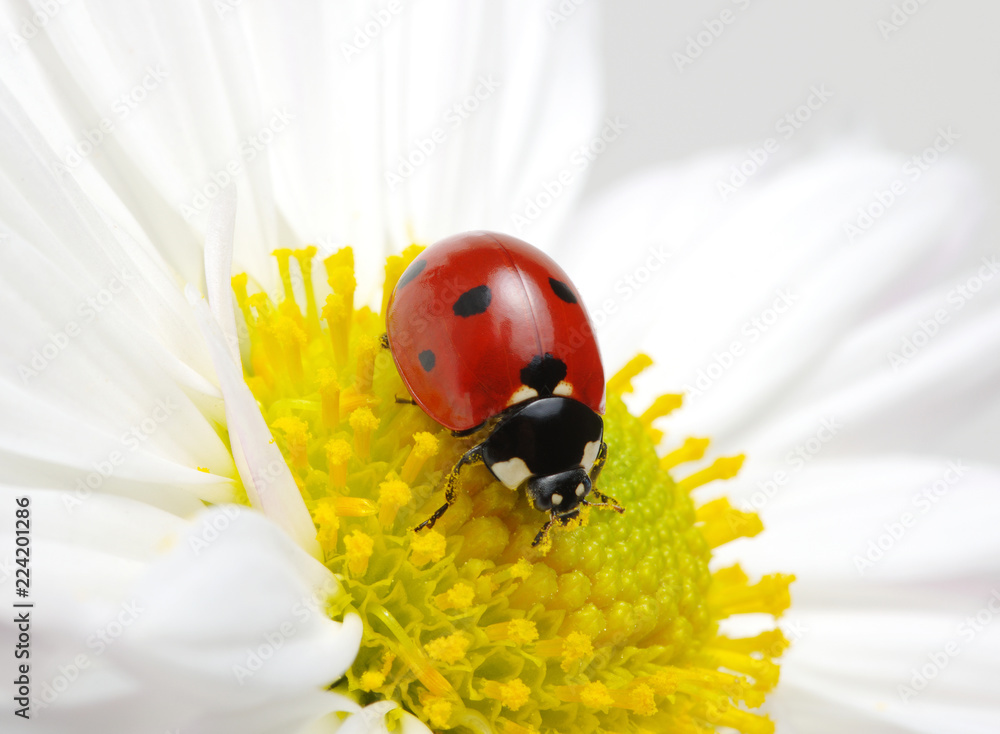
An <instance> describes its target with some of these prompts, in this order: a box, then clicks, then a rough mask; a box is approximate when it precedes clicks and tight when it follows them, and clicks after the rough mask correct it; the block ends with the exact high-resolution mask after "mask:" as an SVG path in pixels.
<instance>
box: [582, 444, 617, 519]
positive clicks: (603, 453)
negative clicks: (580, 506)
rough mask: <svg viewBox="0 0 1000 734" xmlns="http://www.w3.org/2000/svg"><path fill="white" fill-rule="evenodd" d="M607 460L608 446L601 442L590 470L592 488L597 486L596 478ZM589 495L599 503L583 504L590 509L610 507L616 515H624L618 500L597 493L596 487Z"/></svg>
mask: <svg viewBox="0 0 1000 734" xmlns="http://www.w3.org/2000/svg"><path fill="white" fill-rule="evenodd" d="M607 460H608V445H607V444H606V443H604V442H603V441H601V450H600V451H599V452H597V460H596V461H594V466H593V468H592V469H591V470H590V484H591V486H592V487H593V486H594V485H596V484H597V478H598V477H599V476H600V475H601V469H603V468H604V464H605V462H606V461H607ZM590 493H591V494H592V495H594V497H596V498H597V499H599V500H600V502H586V503H585V504H588V505H590V506H591V507H610V508H611V509H612V510H614V511H615V512H618V513H624V512H625V508H624V507H622V506H621V505H620V504H618V500H616V499H615V498H614V497H608V496H607V495H606V494H603V493H601V492H599V491H598V490H597V489H596V487H595V488H594V489H591V490H590Z"/></svg>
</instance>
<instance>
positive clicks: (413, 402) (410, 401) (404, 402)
mask: <svg viewBox="0 0 1000 734" xmlns="http://www.w3.org/2000/svg"><path fill="white" fill-rule="evenodd" d="M396 402H397V403H401V404H402V405H416V404H417V401H416V400H414V399H413V398H401V397H399V396H398V395H397V396H396Z"/></svg>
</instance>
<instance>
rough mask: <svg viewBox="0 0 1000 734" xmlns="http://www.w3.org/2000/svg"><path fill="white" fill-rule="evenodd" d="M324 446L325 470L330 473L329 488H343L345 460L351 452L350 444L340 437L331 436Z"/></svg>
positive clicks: (345, 470)
mask: <svg viewBox="0 0 1000 734" xmlns="http://www.w3.org/2000/svg"><path fill="white" fill-rule="evenodd" d="M324 448H325V449H326V464H327V470H328V471H329V473H330V489H343V488H344V487H345V486H347V460H348V459H350V458H351V454H352V453H353V451H352V450H351V444H349V443H348V442H347V441H345V440H344V439H342V438H333V439H330V440H329V441H328V442H327V444H326V446H325V447H324Z"/></svg>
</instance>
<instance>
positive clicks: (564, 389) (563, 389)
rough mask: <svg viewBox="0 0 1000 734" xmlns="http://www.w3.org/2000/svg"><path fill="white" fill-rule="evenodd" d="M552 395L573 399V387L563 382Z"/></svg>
mask: <svg viewBox="0 0 1000 734" xmlns="http://www.w3.org/2000/svg"><path fill="white" fill-rule="evenodd" d="M552 394H553V395H562V396H563V397H565V398H569V397H572V396H573V385H572V384H571V383H569V382H566V380H563V381H562V382H560V383H559V384H558V385H556V389H555V390H553V391H552Z"/></svg>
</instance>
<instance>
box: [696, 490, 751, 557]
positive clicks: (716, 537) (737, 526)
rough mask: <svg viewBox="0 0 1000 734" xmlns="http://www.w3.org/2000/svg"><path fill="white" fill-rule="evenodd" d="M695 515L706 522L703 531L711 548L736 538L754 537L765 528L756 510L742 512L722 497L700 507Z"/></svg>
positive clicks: (700, 520)
mask: <svg viewBox="0 0 1000 734" xmlns="http://www.w3.org/2000/svg"><path fill="white" fill-rule="evenodd" d="M695 517H696V518H697V519H698V521H699V522H703V523H705V525H704V527H703V528H702V529H701V532H702V533H703V534H704V536H705V540H707V541H708V547H709V548H718V547H719V546H720V545H723V544H725V543H728V542H729V541H731V540H736V538H752V537H753V536H755V535H757V534H758V533H759V532H761V531H762V530H763V529H764V525H763V523H761V521H760V517H758V515H757V513H755V512H741V511H740V510H737V509H735V508H734V507H733V506H732V505H731V504H729V500H728V499H727V498H725V497H720V498H719V499H717V500H713V501H712V502H709V503H708V504H705V505H702V506H701V507H699V508H698V511H697V513H696V514H695Z"/></svg>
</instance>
